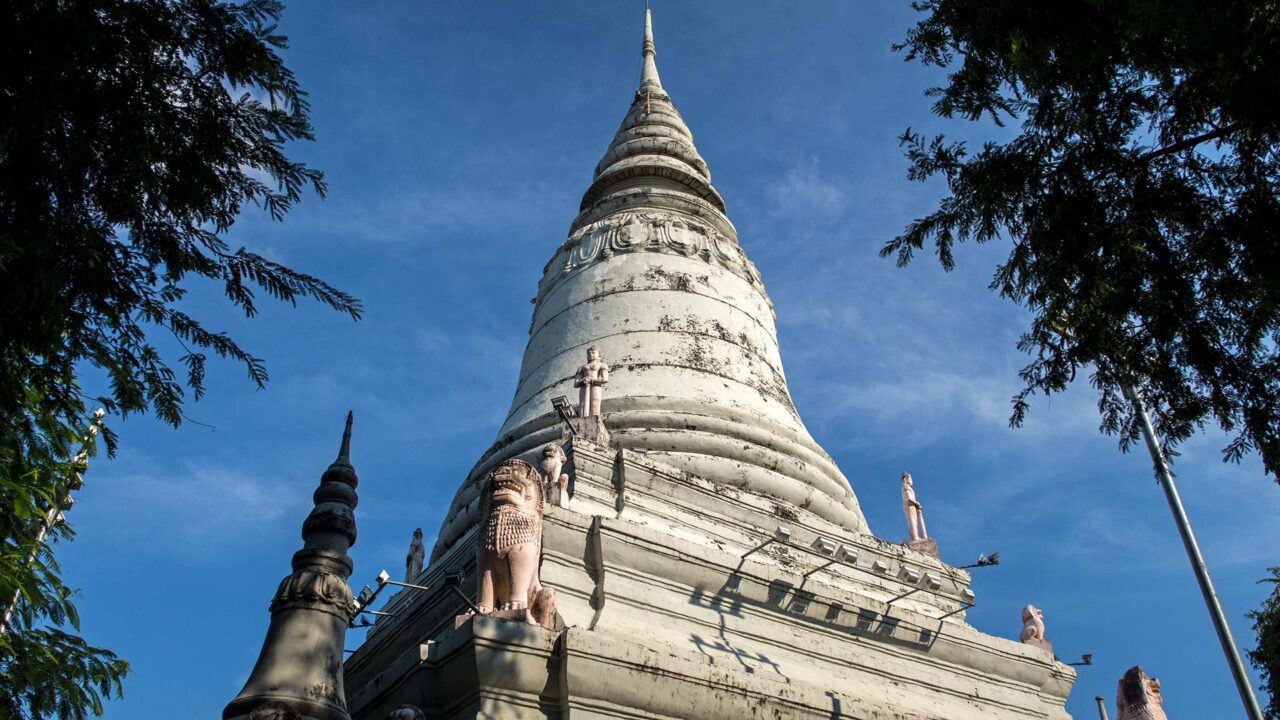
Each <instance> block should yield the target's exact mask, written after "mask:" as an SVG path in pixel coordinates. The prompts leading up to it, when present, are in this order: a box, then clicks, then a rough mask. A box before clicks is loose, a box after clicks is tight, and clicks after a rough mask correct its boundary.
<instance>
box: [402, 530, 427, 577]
mask: <svg viewBox="0 0 1280 720" xmlns="http://www.w3.org/2000/svg"><path fill="white" fill-rule="evenodd" d="M424 557H426V548H424V547H423V546H422V528H414V531H413V540H412V541H410V543H409V554H408V555H406V556H405V558H404V581H405V582H407V583H411V582H413V581H414V580H416V579H417V578H418V576H419V575H421V574H422V560H423V558H424Z"/></svg>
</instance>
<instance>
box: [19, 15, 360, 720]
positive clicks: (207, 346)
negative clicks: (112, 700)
mask: <svg viewBox="0 0 1280 720" xmlns="http://www.w3.org/2000/svg"><path fill="white" fill-rule="evenodd" d="M281 10H282V6H281V4H280V3H279V2H277V1H276V0H243V1H241V2H237V3H230V2H221V1H218V0H77V1H76V2H49V1H47V0H13V1H12V2H7V3H4V5H3V8H2V9H0V540H3V543H4V545H3V555H2V557H0V572H2V573H3V575H0V603H4V604H8V603H9V598H11V597H12V596H13V593H14V592H17V593H18V602H17V603H16V605H15V607H14V610H15V613H14V617H13V621H12V623H13V624H12V628H11V629H10V631H8V632H6V633H4V636H3V638H0V676H2V678H0V682H3V683H4V687H3V688H0V692H2V693H3V695H4V697H5V701H4V702H7V703H8V705H3V704H0V710H2V711H7V713H8V714H9V715H12V716H15V717H32V718H44V717H59V718H66V717H70V718H79V717H83V716H84V714H85V713H86V712H89V713H94V714H100V713H101V701H102V698H104V697H111V696H112V695H115V694H118V693H119V683H120V678H121V677H122V676H123V674H124V673H125V672H126V670H127V665H125V664H124V663H123V662H122V661H120V660H118V659H117V658H116V657H115V656H114V655H112V654H111V653H110V652H109V651H106V650H102V649H98V648H93V647H91V646H89V645H87V644H86V643H85V642H84V641H83V640H81V639H80V638H79V637H76V636H74V635H72V634H70V633H68V632H67V629H71V630H75V629H76V627H77V624H78V622H77V618H76V615H75V609H74V607H73V606H72V604H71V603H70V598H71V595H72V593H71V591H70V590H68V589H67V588H66V587H65V586H64V585H63V584H62V582H61V580H60V577H59V571H58V567H57V564H56V563H55V562H54V560H53V555H52V549H51V543H53V542H55V541H56V540H58V539H62V540H66V539H69V538H70V529H69V527H68V526H66V525H65V524H60V525H58V526H57V528H56V530H55V533H54V537H52V538H50V541H49V543H36V542H35V538H36V537H37V534H38V532H39V528H40V525H41V522H42V519H43V518H44V517H45V513H46V512H48V511H49V509H50V508H57V507H59V506H60V504H61V503H63V502H64V501H65V498H66V497H67V493H68V491H69V489H70V488H71V485H70V484H69V483H70V482H71V479H72V478H75V477H77V475H76V472H77V471H76V470H75V469H74V468H73V467H72V465H74V464H75V463H76V462H79V461H81V460H83V457H84V456H81V455H79V453H78V452H76V451H74V450H73V447H72V446H73V445H74V444H75V443H76V442H78V440H76V438H77V437H78V436H79V433H78V432H77V431H75V430H72V428H78V427H81V426H82V425H83V420H82V418H83V417H84V413H85V402H86V401H87V400H89V399H92V400H93V401H94V403H95V404H100V405H101V406H103V407H104V408H106V409H107V410H108V411H111V412H113V413H117V414H120V415H128V414H130V413H148V412H153V413H155V415H156V416H157V417H159V418H160V419H162V420H164V421H166V422H168V423H170V424H172V425H175V426H176V425H179V424H181V422H182V420H183V412H182V407H183V402H184V400H185V399H186V397H187V393H188V392H190V393H191V395H192V396H193V397H194V398H196V399H199V398H200V397H201V395H202V394H203V392H204V373H205V364H206V361H207V357H208V355H210V354H213V355H217V356H219V357H223V358H229V359H231V360H233V361H236V362H238V363H240V364H241V365H243V366H244V368H245V370H246V371H247V373H248V375H249V378H250V381H251V382H253V383H255V384H256V385H258V386H259V387H261V386H262V385H263V384H264V383H266V381H267V373H266V369H265V367H264V365H263V363H262V361H261V360H260V359H258V358H256V357H254V356H253V355H251V354H250V353H249V352H247V351H246V350H244V349H243V348H241V347H240V346H239V345H238V344H237V343H236V342H235V341H234V340H232V339H231V338H230V337H229V336H228V335H226V334H225V333H222V332H218V331H216V330H211V329H208V328H206V327H204V326H203V325H202V324H201V323H200V322H199V321H198V320H197V319H196V318H193V317H191V316H190V315H188V314H187V313H186V312H184V311H183V309H182V307H183V304H182V303H183V298H184V296H185V295H186V292H187V289H188V288H189V287H190V286H191V283H193V282H213V283H215V284H216V285H217V286H219V287H220V288H221V289H222V290H223V292H224V293H225V295H226V297H227V299H228V300H229V301H230V302H231V303H232V304H233V305H234V306H235V307H237V308H239V309H241V310H243V312H244V313H245V315H246V316H248V317H252V316H253V315H254V314H255V313H256V311H257V304H256V303H257V302H258V295H259V294H260V293H266V295H268V296H270V297H273V298H276V299H279V300H283V301H286V302H289V303H294V304H296V302H297V300H298V299H299V298H311V299H314V300H318V301H319V302H321V303H323V304H325V305H328V306H329V307H332V308H333V309H335V310H338V311H340V312H342V313H345V314H347V315H349V316H351V317H352V318H355V319H358V318H359V317H360V313H361V307H360V303H359V301H357V300H356V299H355V298H353V297H351V296H350V295H347V294H346V293H343V292H341V291H339V290H337V289H335V288H333V287H331V286H329V285H328V284H326V283H324V282H323V281H321V280H319V279H317V278H315V277H312V276H310V275H307V274H304V273H301V272H298V271H296V270H292V269H290V268H287V267H285V266H283V265H280V264H278V263H275V262H272V261H270V260H267V259H266V258H263V257H262V256H260V255H258V254H256V253H254V252H252V251H250V250H248V249H246V248H243V247H241V248H237V249H233V248H232V247H231V246H230V245H228V244H227V242H226V241H225V240H224V239H223V236H224V235H225V234H226V232H227V230H228V229H229V228H230V227H231V226H232V224H233V223H234V222H235V220H236V218H237V216H238V215H239V213H240V212H241V210H242V209H244V208H246V207H247V206H250V205H257V206H258V207H260V208H262V209H265V210H266V211H267V212H268V213H269V214H270V215H271V216H272V217H273V218H275V219H277V220H279V219H281V218H282V217H283V216H284V214H285V213H286V212H288V211H289V210H290V209H291V208H292V207H293V205H294V204H295V203H297V202H299V201H300V200H301V198H302V195H303V193H304V191H305V190H306V189H307V188H310V189H311V190H312V191H314V192H315V193H316V194H318V195H321V196H322V195H323V194H324V191H325V185H324V178H323V176H322V174H321V173H320V172H319V171H317V170H314V169H311V168H309V167H307V166H305V165H303V164H301V163H297V162H294V161H292V160H290V159H289V158H288V157H287V156H286V155H285V152H284V150H285V146H286V145H287V144H288V143H290V142H292V141H297V140H311V139H313V135H312V128H311V125H310V121H309V119H308V108H307V103H306V97H305V94H304V93H303V92H302V90H301V89H300V88H299V86H298V83H297V81H296V79H295V78H294V76H293V74H292V73H291V72H290V71H289V69H288V68H287V67H286V66H285V65H284V62H283V60H282V59H281V58H280V56H279V55H278V51H279V50H281V49H282V48H284V47H285V46H286V39H285V38H284V37H283V36H282V35H280V34H279V33H278V32H277V30H276V26H275V24H274V23H275V21H277V20H278V19H279V16H280V13H281ZM156 332H160V333H161V334H163V335H166V336H171V337H172V338H174V339H176V341H177V343H179V344H180V345H181V347H183V348H185V350H184V351H183V352H182V353H181V354H180V355H179V356H178V357H176V358H173V359H168V358H166V357H164V356H162V353H161V352H160V350H159V349H158V348H157V345H156V344H155V343H154V342H153V340H152V338H153V337H154V336H155V333H156ZM174 365H177V366H178V367H179V368H180V369H179V371H178V372H175V370H174ZM88 368H92V369H93V370H92V376H93V377H94V378H95V381H96V379H97V378H99V377H101V378H105V384H106V386H105V387H102V388H91V390H93V392H90V393H88V394H87V395H86V394H85V393H82V392H81V382H80V378H81V377H82V375H81V373H82V372H83V371H85V370H86V369H88ZM86 386H87V384H86ZM102 435H103V438H104V440H105V441H106V445H107V449H108V451H112V450H113V449H114V438H113V437H112V436H111V435H110V434H109V433H107V432H106V431H105V429H104V430H103V433H102ZM28 558H30V560H28Z"/></svg>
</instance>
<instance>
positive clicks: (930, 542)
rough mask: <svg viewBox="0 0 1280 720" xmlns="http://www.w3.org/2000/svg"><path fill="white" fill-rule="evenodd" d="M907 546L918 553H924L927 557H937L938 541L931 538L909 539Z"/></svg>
mask: <svg viewBox="0 0 1280 720" xmlns="http://www.w3.org/2000/svg"><path fill="white" fill-rule="evenodd" d="M907 547H909V548H911V549H912V550H915V551H916V552H918V553H924V554H925V555H928V556H929V557H933V558H936V557H938V541H937V540H934V539H933V538H925V539H923V540H909V541H907Z"/></svg>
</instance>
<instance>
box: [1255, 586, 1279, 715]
mask: <svg viewBox="0 0 1280 720" xmlns="http://www.w3.org/2000/svg"><path fill="white" fill-rule="evenodd" d="M1270 570H1271V577H1269V578H1267V579H1265V580H1263V581H1262V582H1269V583H1271V584H1272V585H1274V586H1275V587H1273V588H1272V589H1271V596H1270V597H1268V598H1267V599H1266V600H1263V601H1262V607H1260V608H1258V609H1257V610H1254V611H1253V612H1251V613H1249V619H1250V620H1253V631H1254V632H1255V633H1257V635H1258V647H1257V648H1256V649H1254V650H1250V651H1249V660H1250V661H1251V662H1252V663H1253V666H1254V667H1255V668H1257V669H1258V673H1259V674H1261V675H1262V683H1263V685H1262V689H1263V690H1266V691H1267V694H1269V695H1270V696H1271V703H1270V704H1269V705H1268V706H1267V710H1266V713H1267V717H1268V718H1271V720H1280V567H1273V568H1271V569H1270Z"/></svg>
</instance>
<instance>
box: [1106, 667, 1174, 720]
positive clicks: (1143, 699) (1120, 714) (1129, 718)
mask: <svg viewBox="0 0 1280 720" xmlns="http://www.w3.org/2000/svg"><path fill="white" fill-rule="evenodd" d="M1163 706H1164V697H1163V696H1161V695H1160V681H1159V680H1157V679H1155V678H1153V677H1148V676H1147V674H1146V673H1144V672H1142V668H1141V667H1140V666H1137V665H1135V666H1133V667H1131V668H1129V670H1128V671H1127V672H1125V674H1124V677H1122V678H1120V682H1119V683H1118V684H1117V687H1116V720H1168V717H1169V716H1168V715H1165V714H1164V707H1163Z"/></svg>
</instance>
